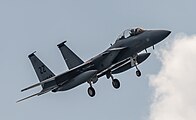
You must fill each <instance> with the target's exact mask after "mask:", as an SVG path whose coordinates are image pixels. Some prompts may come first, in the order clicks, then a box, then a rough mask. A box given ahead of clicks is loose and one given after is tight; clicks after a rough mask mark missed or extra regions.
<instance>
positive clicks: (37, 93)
mask: <svg viewBox="0 0 196 120" xmlns="http://www.w3.org/2000/svg"><path fill="white" fill-rule="evenodd" d="M37 95H39V93H36V94H33V95H31V96H28V97H25V98H23V99H20V100H18V101H16V103H18V102H21V101H23V100H26V99H29V98H31V97H34V96H37Z"/></svg>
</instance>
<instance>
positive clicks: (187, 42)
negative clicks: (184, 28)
mask: <svg viewBox="0 0 196 120" xmlns="http://www.w3.org/2000/svg"><path fill="white" fill-rule="evenodd" d="M161 62H162V67H161V70H160V72H159V73H158V74H157V75H153V76H151V77H150V85H151V86H152V87H153V88H154V90H155V93H154V96H153V103H152V105H151V110H150V118H149V119H150V120H196V36H195V35H193V36H181V37H176V38H175V39H174V42H173V43H172V45H171V46H170V47H169V48H168V49H162V50H161Z"/></svg>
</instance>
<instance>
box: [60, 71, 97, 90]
mask: <svg viewBox="0 0 196 120" xmlns="http://www.w3.org/2000/svg"><path fill="white" fill-rule="evenodd" d="M96 74H97V70H89V71H86V72H83V73H81V74H79V75H78V76H76V77H75V78H73V79H70V80H69V81H68V82H67V83H65V84H64V85H62V86H61V87H59V88H58V91H65V90H69V89H72V88H74V87H76V86H78V85H80V84H82V83H85V82H87V81H88V80H90V79H92V78H93V77H94V76H95V75H96Z"/></svg>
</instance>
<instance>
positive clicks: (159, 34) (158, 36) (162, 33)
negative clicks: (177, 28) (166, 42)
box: [152, 30, 171, 44]
mask: <svg viewBox="0 0 196 120" xmlns="http://www.w3.org/2000/svg"><path fill="white" fill-rule="evenodd" d="M170 33H171V31H169V30H153V31H152V39H153V41H154V44H156V43H158V42H160V41H162V40H163V39H165V38H166V37H167V36H168V35H169V34H170Z"/></svg>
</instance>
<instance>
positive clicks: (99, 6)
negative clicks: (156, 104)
mask: <svg viewBox="0 0 196 120" xmlns="http://www.w3.org/2000/svg"><path fill="white" fill-rule="evenodd" d="M195 4H196V2H195V1H194V0H181V1H179V0H173V1H171V0H161V1H160V0H118V1H117V0H113V1H112V0H108V1H106V0H98V1H92V0H78V1H73V0H64V1H63V0H32V1H30V0H29V1H27V0H17V1H14V0H1V1H0V41H1V43H0V55H1V57H0V58H1V59H0V72H1V87H0V95H1V102H0V119H2V120H3V119H4V120H13V119H17V120H24V119H28V120H39V119H48V120H54V119H56V120H65V119H71V120H72V119H73V120H78V119H81V120H88V119H93V120H119V119H122V120H148V119H149V114H150V106H151V104H152V102H153V99H152V98H153V93H154V88H153V87H152V86H150V85H149V76H150V75H152V74H157V73H159V71H160V69H161V66H162V64H161V62H160V60H159V59H157V57H156V54H155V53H156V52H158V51H157V50H158V49H159V48H160V47H161V46H164V45H165V43H167V42H169V43H170V42H172V40H173V37H174V36H175V34H177V33H185V34H187V35H192V34H195V21H196V14H195V11H196V8H195ZM137 26H138V27H142V28H144V29H168V30H171V31H172V34H171V35H170V36H169V37H168V38H167V39H165V41H164V42H161V43H159V44H158V45H157V46H155V48H156V49H155V51H152V49H151V48H150V49H149V51H150V52H152V54H151V56H150V58H149V59H147V60H146V61H145V62H144V63H142V64H141V65H140V66H139V68H140V70H141V71H142V77H141V78H137V77H136V75H135V69H131V70H129V71H127V72H125V73H122V74H119V75H115V77H116V78H118V79H119V80H121V88H120V89H118V90H115V89H114V88H113V87H112V85H111V80H107V79H106V78H105V77H102V78H101V79H100V80H99V81H98V82H97V83H96V84H95V85H94V88H95V90H96V96H95V97H94V98H90V97H89V96H88V94H87V88H88V87H89V85H88V84H86V83H85V84H83V85H81V86H79V87H76V88H74V89H72V90H69V91H66V92H61V93H48V94H45V95H43V96H40V97H34V98H32V99H30V100H26V101H24V102H21V103H20V104H16V103H15V102H16V101H17V100H18V99H20V98H23V97H25V96H28V95H30V94H32V93H35V92H38V91H39V90H40V89H41V88H37V89H33V90H30V91H28V92H24V93H20V90H21V89H22V88H24V87H26V86H29V85H31V84H33V83H37V82H38V79H37V76H36V75H35V72H34V70H33V68H32V65H31V64H30V61H29V60H28V58H27V56H28V55H29V54H30V53H32V52H33V51H35V50H36V51H37V52H36V55H37V56H38V57H39V58H40V59H41V60H42V61H43V62H44V63H45V64H46V65H47V66H48V67H49V68H50V69H51V70H52V71H53V72H54V73H56V74H59V73H62V72H64V71H65V70H68V69H67V67H66V65H65V63H64V60H63V58H62V56H61V54H60V52H59V50H58V48H57V46H56V45H57V44H58V43H60V42H62V41H64V40H67V41H68V42H67V43H66V44H67V45H68V46H69V47H70V48H71V49H72V50H73V51H75V53H76V54H78V55H79V56H80V57H81V58H82V59H83V60H88V59H89V58H91V57H93V56H95V55H96V54H98V53H100V52H102V51H104V50H105V49H106V48H107V47H109V45H110V43H113V42H114V41H115V39H116V38H117V36H118V35H119V34H120V33H121V32H122V31H123V30H125V29H128V28H132V27H137Z"/></svg>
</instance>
